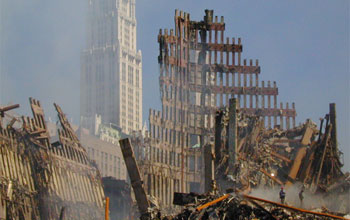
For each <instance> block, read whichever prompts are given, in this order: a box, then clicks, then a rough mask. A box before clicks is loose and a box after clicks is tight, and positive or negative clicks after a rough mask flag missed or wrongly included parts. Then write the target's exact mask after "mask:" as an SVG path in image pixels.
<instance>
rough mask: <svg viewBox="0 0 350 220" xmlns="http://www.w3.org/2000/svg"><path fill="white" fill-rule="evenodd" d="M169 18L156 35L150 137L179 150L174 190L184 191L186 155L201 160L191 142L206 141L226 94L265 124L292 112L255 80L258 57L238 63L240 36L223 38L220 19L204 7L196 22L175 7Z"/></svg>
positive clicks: (287, 122)
mask: <svg viewBox="0 0 350 220" xmlns="http://www.w3.org/2000/svg"><path fill="white" fill-rule="evenodd" d="M174 20H175V30H170V32H169V31H168V30H167V29H165V30H164V31H162V30H160V32H159V35H158V42H159V57H158V62H159V66H160V76H159V85H160V94H161V102H162V111H161V112H160V111H155V110H150V116H149V119H150V136H151V138H152V139H155V140H158V142H159V141H160V142H162V143H164V145H167V146H168V149H170V150H171V151H172V152H177V153H179V154H180V161H181V163H180V164H181V166H180V167H181V170H180V173H181V178H180V180H179V181H180V185H181V187H180V191H182V192H187V191H189V187H188V179H189V176H195V178H194V180H192V181H198V178H197V176H196V174H191V173H189V172H188V166H189V163H190V162H191V161H189V160H188V158H189V157H191V155H194V156H195V157H194V158H195V160H196V164H197V161H198V160H201V157H197V156H196V155H200V152H199V154H198V152H197V151H201V150H194V149H195V147H194V146H204V145H205V144H208V143H210V139H209V138H208V137H213V136H214V124H215V122H214V121H215V113H216V111H217V109H218V108H219V107H223V106H225V105H228V100H229V99H230V98H232V97H236V98H238V100H239V101H238V102H239V103H238V104H239V105H240V109H241V111H243V112H244V113H246V114H249V115H256V116H260V117H262V118H264V119H265V121H266V126H267V127H269V128H271V127H272V126H280V127H281V128H287V129H288V128H290V127H291V126H293V127H295V117H296V111H295V105H294V103H293V104H292V108H289V104H288V103H287V104H286V107H285V108H284V107H283V104H282V103H281V104H280V107H279V108H278V106H277V105H278V104H277V95H278V88H277V86H276V82H273V85H271V82H270V81H268V82H267V86H266V84H265V83H264V82H263V81H262V82H259V74H260V66H259V63H258V60H256V61H255V64H253V61H252V60H249V63H247V60H245V59H244V60H243V61H242V58H241V56H242V51H243V47H242V44H241V39H240V38H238V41H235V39H234V38H232V40H230V39H229V38H226V40H224V39H225V38H224V31H225V23H224V19H223V17H221V20H220V21H218V18H217V16H215V19H214V17H213V11H212V10H205V16H204V19H203V20H202V21H192V20H190V15H189V14H188V13H183V12H182V11H180V12H179V11H178V10H176V11H175V18H174ZM271 99H272V100H271ZM291 122H292V125H291ZM196 152H197V153H196ZM199 163H201V161H199ZM201 187H203V186H201Z"/></svg>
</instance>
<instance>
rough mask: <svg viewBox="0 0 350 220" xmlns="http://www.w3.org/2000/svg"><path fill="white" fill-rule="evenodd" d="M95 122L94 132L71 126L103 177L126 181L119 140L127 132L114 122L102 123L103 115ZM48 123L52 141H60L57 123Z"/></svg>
mask: <svg viewBox="0 0 350 220" xmlns="http://www.w3.org/2000/svg"><path fill="white" fill-rule="evenodd" d="M94 124H95V127H96V129H95V130H94V131H92V132H90V131H89V130H88V129H86V128H83V127H81V126H80V127H79V126H77V125H74V124H71V125H70V126H71V127H72V129H73V131H74V132H75V133H76V134H77V136H78V138H79V140H80V143H81V145H82V147H83V148H84V149H85V150H86V153H87V156H88V157H89V159H91V160H92V161H93V162H94V163H95V165H96V166H97V168H98V169H99V171H100V174H101V176H102V177H114V178H115V179H118V180H124V181H126V180H127V172H126V166H125V163H124V159H123V155H122V152H121V150H120V147H119V140H120V138H122V136H123V135H125V134H123V133H122V132H121V130H120V129H119V128H116V127H114V126H113V125H112V124H109V125H105V124H101V117H96V118H95V123H94ZM46 125H47V131H48V132H49V135H50V139H51V142H53V143H54V142H56V141H58V140H59V138H58V133H57V128H58V127H57V124H56V123H53V122H51V121H47V122H46Z"/></svg>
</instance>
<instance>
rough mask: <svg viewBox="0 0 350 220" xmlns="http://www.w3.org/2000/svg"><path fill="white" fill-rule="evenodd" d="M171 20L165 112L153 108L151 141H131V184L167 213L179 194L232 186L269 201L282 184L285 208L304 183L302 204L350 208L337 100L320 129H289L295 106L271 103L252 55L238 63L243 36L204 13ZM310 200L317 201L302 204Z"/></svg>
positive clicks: (164, 38) (163, 67)
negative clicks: (135, 176)
mask: <svg viewBox="0 0 350 220" xmlns="http://www.w3.org/2000/svg"><path fill="white" fill-rule="evenodd" d="M174 21H175V29H174V30H172V29H171V30H170V31H168V29H165V30H164V31H163V30H160V32H159V35H158V43H159V57H158V63H159V65H160V75H159V85H160V93H161V94H160V95H161V101H162V111H156V110H152V109H151V110H150V115H149V120H150V126H149V131H150V135H149V137H144V138H139V137H136V138H135V137H134V138H132V139H131V142H132V145H133V148H134V152H135V155H134V156H135V158H136V161H137V163H138V164H139V165H140V178H141V179H139V180H137V181H142V182H143V183H144V187H145V192H146V193H147V194H149V195H150V196H154V197H156V198H157V199H158V201H159V204H160V207H159V209H160V210H161V211H162V212H163V213H169V212H170V211H169V210H171V209H172V208H174V206H173V205H172V204H171V202H172V201H175V194H176V193H177V192H182V193H190V192H193V191H196V192H199V193H202V194H203V193H205V192H215V193H214V194H215V195H216V197H220V195H222V194H224V193H226V190H228V189H230V188H233V189H234V191H240V192H242V193H245V194H246V193H252V195H254V194H257V193H258V192H259V190H260V191H264V192H269V193H265V194H263V195H260V196H264V199H270V200H272V201H274V200H278V190H279V188H280V186H285V187H286V190H287V198H286V202H287V203H288V205H294V206H300V205H301V204H299V200H298V193H299V191H300V190H301V189H305V197H306V198H305V201H304V204H303V205H304V206H305V207H304V208H314V207H311V205H315V206H318V207H322V206H324V207H327V208H329V209H331V210H334V211H339V212H343V213H348V212H349V199H348V198H349V174H348V173H345V174H344V173H343V172H342V171H341V167H342V161H341V152H340V151H339V149H338V146H337V136H336V133H337V131H336V127H337V125H336V113H335V104H331V105H330V112H329V114H327V115H326V116H325V117H324V118H323V119H322V120H321V123H320V128H318V127H317V126H316V124H315V123H314V122H312V121H311V120H308V121H306V122H305V123H304V124H301V125H299V126H296V122H295V117H296V110H295V104H294V103H292V105H291V107H292V108H290V105H289V104H288V103H287V104H286V105H285V107H284V105H283V104H282V103H280V105H278V102H277V95H278V88H277V85H276V83H275V82H273V86H271V82H270V81H268V82H267V83H265V82H263V81H259V75H260V66H259V62H258V60H256V61H255V64H253V60H249V62H247V60H245V59H243V60H242V59H241V55H242V52H243V47H242V44H241V39H240V38H239V39H238V40H235V39H234V38H232V40H231V39H230V38H226V40H225V38H224V31H225V23H224V19H223V17H221V19H220V21H219V20H218V17H217V16H215V17H214V15H213V11H212V10H206V11H205V16H204V18H203V20H201V21H193V20H191V19H190V15H189V14H188V13H184V12H182V11H178V10H176V11H175V17H174ZM266 85H267V87H266ZM224 106H227V108H225V107H224ZM131 155H132V154H129V156H131ZM126 165H127V166H128V164H126ZM133 166H135V165H133ZM134 169H135V168H131V170H134ZM167 186H169V187H167ZM139 187H141V186H139ZM276 191H277V192H276ZM270 193H273V195H274V196H272V198H265V197H269V195H268V194H270ZM292 194H294V195H296V196H294V197H296V198H292V197H293V196H291V195H292ZM334 197H337V203H335V202H334V201H333V198H334ZM212 198H213V199H214V198H215V196H214V197H212ZM311 198H312V199H313V200H317V201H318V202H319V203H317V204H315V203H308V199H311ZM206 200H207V201H209V200H210V198H209V197H207V199H206ZM142 204H144V203H142ZM196 204H197V205H199V204H200V203H198V201H197V202H196ZM250 204H251V203H250ZM177 205H179V204H177ZM308 206H310V207H308ZM147 207H148V208H149V206H148V205H147ZM148 208H145V207H143V208H142V210H143V212H142V211H141V213H143V214H145V213H146V212H145V210H146V209H148Z"/></svg>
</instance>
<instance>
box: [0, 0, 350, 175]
mask: <svg viewBox="0 0 350 220" xmlns="http://www.w3.org/2000/svg"><path fill="white" fill-rule="evenodd" d="M0 2H1V5H0V7H1V8H0V9H1V10H0V13H1V14H0V15H1V16H0V18H1V24H2V26H1V27H2V28H1V29H0V31H1V32H0V40H1V41H2V42H3V44H2V48H1V61H2V62H1V64H2V65H1V69H2V72H1V75H0V103H1V104H7V103H10V102H13V103H19V104H21V106H22V107H21V110H20V113H25V114H29V112H30V111H29V106H28V97H29V96H32V97H35V98H37V99H39V100H41V101H42V103H43V104H44V108H45V112H46V115H47V116H51V117H55V116H54V108H53V106H52V103H53V102H57V103H58V104H60V105H61V106H62V108H63V110H64V111H65V112H66V113H67V115H68V117H70V118H73V120H74V122H75V123H78V120H79V74H80V51H81V49H82V48H84V46H85V39H86V38H85V35H86V32H85V27H86V14H87V7H86V6H87V2H88V0H74V1H72V0H60V1H45V0H0ZM176 8H178V9H181V10H183V11H186V12H189V13H190V14H191V18H192V19H195V20H200V19H202V18H203V16H204V10H205V9H206V8H208V9H214V15H218V16H224V17H225V23H226V32H225V36H227V37H235V38H238V37H241V38H242V43H243V58H247V59H259V64H260V66H261V76H260V79H262V80H266V81H267V80H271V81H276V82H277V86H278V87H279V94H280V95H279V97H278V101H279V102H284V103H285V102H295V103H296V109H297V113H298V116H297V122H298V123H299V122H304V121H305V120H306V118H311V119H312V120H313V121H315V122H318V121H319V118H320V117H323V116H324V115H325V114H326V113H328V111H329V106H328V105H329V103H331V102H335V103H336V104H337V113H338V115H337V116H338V131H339V138H338V139H339V145H340V148H341V150H342V151H343V152H344V153H345V154H344V158H347V161H346V170H350V146H349V143H350V137H349V129H350V117H349V110H350V100H349V94H350V88H349V83H350V72H349V50H350V49H349V19H350V18H349V1H347V0H337V1H334V0H327V1H326V0H309V1H304V0H293V1H292V0H290V1H280V0H269V1H262V0H225V1H212V0H191V1H189V0H176V1H175V0H174V1H170V0H137V1H136V10H137V12H136V16H137V21H138V28H137V30H138V33H137V35H138V48H139V49H141V50H142V54H143V79H144V80H143V88H144V101H143V103H144V113H143V117H144V120H148V109H149V108H151V107H152V108H155V109H160V99H159V87H158V74H159V73H158V64H157V56H158V45H157V34H158V31H159V29H160V28H174V19H173V16H174V10H175V9H176ZM155 97H158V98H155Z"/></svg>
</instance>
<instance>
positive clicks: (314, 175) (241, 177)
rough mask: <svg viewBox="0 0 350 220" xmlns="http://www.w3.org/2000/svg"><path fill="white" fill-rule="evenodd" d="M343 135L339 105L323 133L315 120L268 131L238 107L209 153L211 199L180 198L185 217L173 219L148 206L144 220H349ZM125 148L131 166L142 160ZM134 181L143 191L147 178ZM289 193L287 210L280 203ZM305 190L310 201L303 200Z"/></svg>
mask: <svg viewBox="0 0 350 220" xmlns="http://www.w3.org/2000/svg"><path fill="white" fill-rule="evenodd" d="M336 127H337V126H336V110H335V104H334V103H332V104H330V111H329V114H326V116H325V117H324V118H322V119H321V123H320V127H319V128H317V125H316V124H315V123H314V122H312V121H311V120H307V121H306V122H305V123H304V124H301V125H299V126H297V127H295V128H292V129H287V130H281V129H280V128H279V127H275V128H274V129H269V128H266V127H265V126H263V122H262V119H261V117H259V116H252V115H247V114H245V113H243V112H242V111H241V110H240V108H239V105H238V102H237V100H236V99H231V100H230V105H229V106H228V107H227V108H222V109H220V110H218V111H217V115H216V123H215V141H214V144H212V145H210V144H208V145H206V146H204V149H203V154H204V155H203V156H204V160H205V171H204V172H205V186H206V191H207V192H206V194H196V193H179V192H175V193H174V200H173V204H174V205H180V206H184V209H183V210H182V211H181V212H180V213H178V214H175V215H165V217H161V216H162V215H161V214H160V212H162V209H159V207H158V208H155V209H152V208H151V207H150V206H149V204H148V203H147V204H146V203H142V202H141V203H139V204H141V205H142V206H143V208H142V211H141V209H140V213H142V215H141V216H142V219H233V218H237V217H240V219H348V218H349V215H348V216H346V217H343V216H345V214H346V213H349V212H350V203H349V199H350V176H349V173H343V172H342V170H341V167H342V165H343V164H342V162H341V152H340V151H339V149H338V146H337V133H336ZM134 143H136V144H137V142H135V141H134ZM123 146H128V153H127V155H128V158H129V160H130V158H135V156H134V153H133V151H132V149H131V147H130V143H129V142H125V141H124V142H121V147H122V149H123V148H125V147H123ZM134 148H135V147H134ZM135 149H138V148H135ZM123 151H125V150H123ZM133 161H134V162H133V163H132V164H130V162H127V160H126V165H127V167H128V171H129V173H130V172H133V173H135V170H136V169H138V168H137V165H136V162H135V159H133ZM138 172H139V171H138ZM138 172H136V173H138ZM133 181H134V182H135V183H141V177H138V178H136V179H134V180H133ZM133 186H134V185H133ZM281 186H282V187H285V188H286V191H287V198H286V203H285V204H281V203H280V202H276V200H278V190H279V189H280V187H281ZM134 187H137V188H138V190H141V191H142V190H143V187H142V185H137V186H136V185H135V186H134ZM301 189H302V191H303V193H305V197H306V198H305V199H304V200H303V199H300V197H299V198H298V193H299V192H300V191H301ZM259 192H260V194H259ZM143 198H144V199H145V198H146V196H144V197H143ZM136 199H137V198H136ZM139 208H140V206H139ZM159 211H160V212H159ZM164 213H169V212H168V211H166V212H164Z"/></svg>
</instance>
